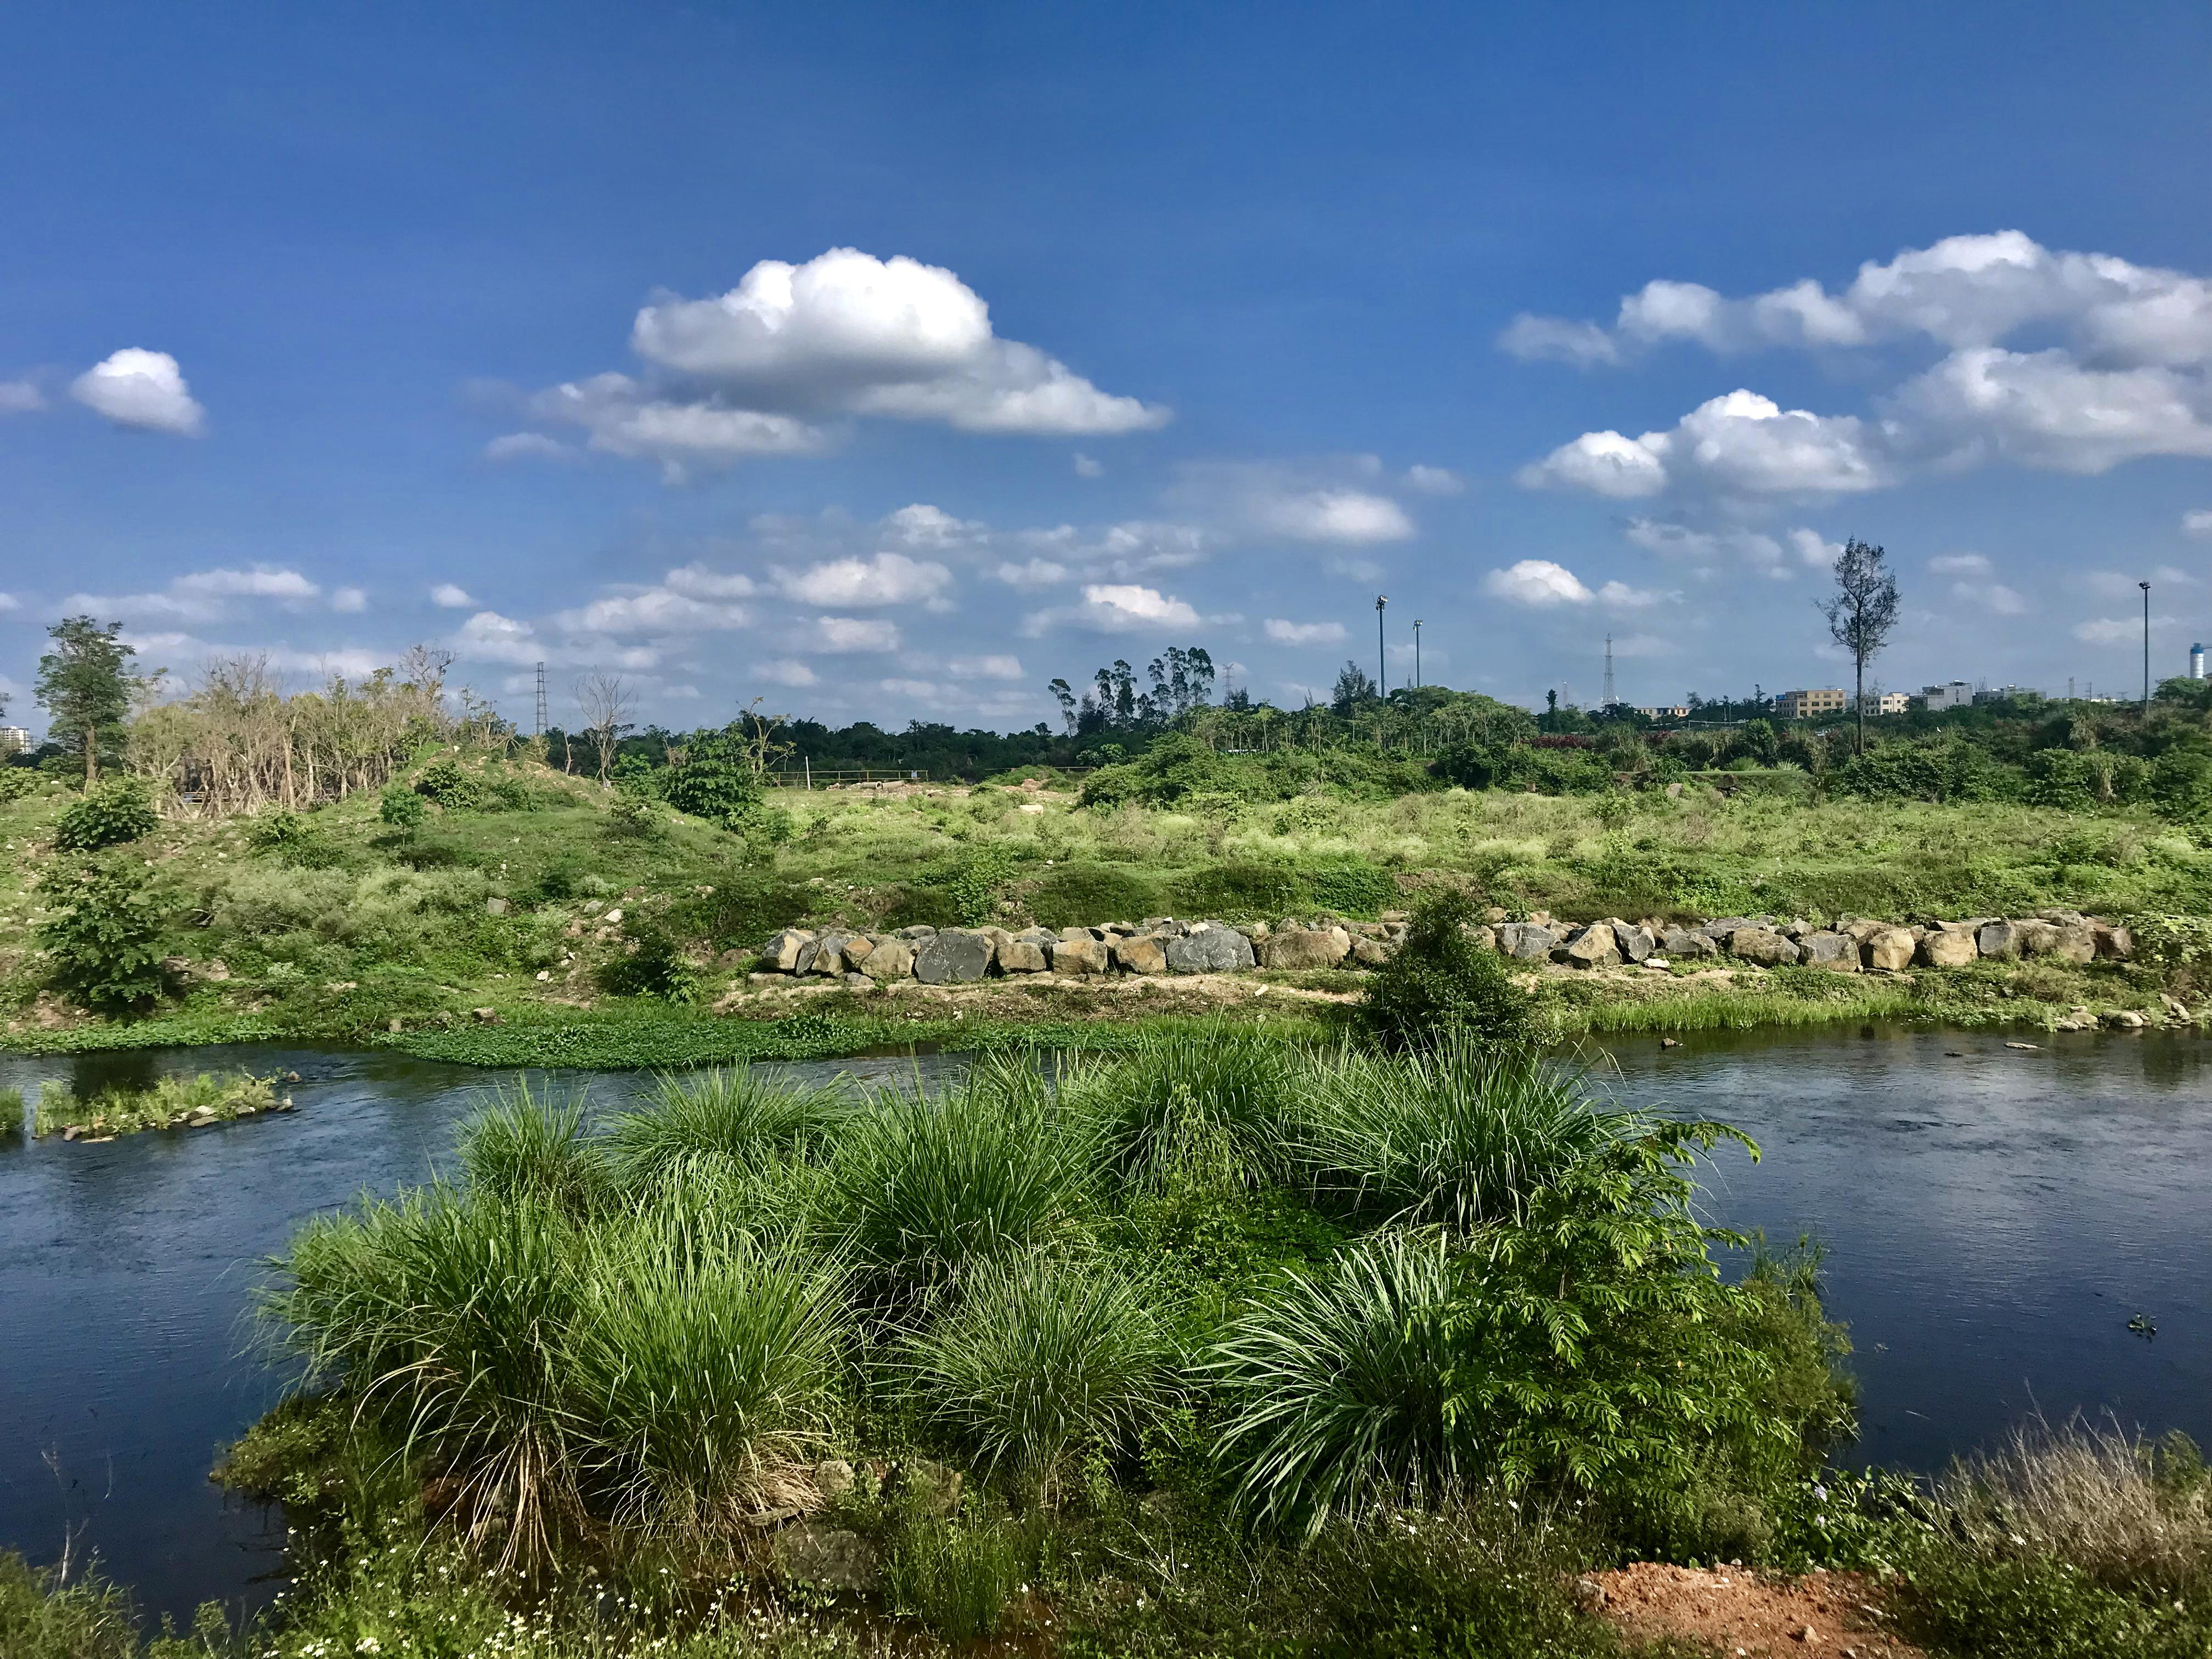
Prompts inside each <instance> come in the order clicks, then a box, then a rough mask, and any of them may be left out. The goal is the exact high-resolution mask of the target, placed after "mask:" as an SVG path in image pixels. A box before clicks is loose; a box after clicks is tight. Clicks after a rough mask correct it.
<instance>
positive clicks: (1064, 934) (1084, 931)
mask: <svg viewBox="0 0 2212 1659" xmlns="http://www.w3.org/2000/svg"><path fill="white" fill-rule="evenodd" d="M1099 937H1101V935H1100V933H1099V932H1098V930H1097V928H1096V927H1063V928H1061V929H1060V939H1061V941H1062V942H1063V943H1066V944H1073V943H1074V942H1075V941H1076V940H1078V939H1097V938H1099Z"/></svg>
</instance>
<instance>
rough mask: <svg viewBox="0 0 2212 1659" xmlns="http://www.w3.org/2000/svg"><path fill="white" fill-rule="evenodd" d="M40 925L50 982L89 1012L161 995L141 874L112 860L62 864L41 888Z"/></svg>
mask: <svg viewBox="0 0 2212 1659" xmlns="http://www.w3.org/2000/svg"><path fill="white" fill-rule="evenodd" d="M45 886H46V903H47V906H48V908H49V911H50V914H49V915H48V916H47V917H46V921H43V922H41V923H40V925H39V942H40V944H41V945H44V946H45V947H46V955H47V957H48V960H49V962H50V963H51V964H52V965H51V968H50V969H49V978H50V979H51V981H52V983H53V984H54V985H55V986H56V987H58V988H59V989H61V990H64V991H67V992H70V993H72V994H75V995H76V997H78V998H79V999H80V1000H82V1001H83V1002H84V1003H86V1004H87V1005H88V1006H91V1007H94V1008H97V1009H100V1010H101V1011H102V1012H108V1013H120V1012H125V1011H127V1010H130V1009H132V1008H135V1007H138V1006H142V1005H143V1004H145V1003H148V1002H151V1001H152V1000H154V999H155V997H157V996H159V995H160V994H161V965H160V963H161V951H160V949H159V948H158V943H159V940H160V939H161V911H160V908H159V907H158V906H157V905H156V904H155V901H154V899H153V897H152V896H151V895H150V893H149V891H148V890H147V879H146V874H145V872H144V871H143V870H142V869H139V868H138V867H137V866H134V865H131V864H130V863H128V862H124V861H118V860H112V859H106V860H103V859H87V860H83V861H82V862H79V863H74V864H64V865H60V866H57V867H55V868H54V869H53V870H52V872H49V873H48V875H47V876H46V882H45Z"/></svg>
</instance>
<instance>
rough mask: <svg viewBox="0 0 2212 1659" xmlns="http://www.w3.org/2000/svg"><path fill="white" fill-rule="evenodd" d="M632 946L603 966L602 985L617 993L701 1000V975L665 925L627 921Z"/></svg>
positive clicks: (685, 1002) (681, 1002)
mask: <svg viewBox="0 0 2212 1659" xmlns="http://www.w3.org/2000/svg"><path fill="white" fill-rule="evenodd" d="M623 932H624V933H627V934H628V935H629V950H628V951H626V952H624V953H623V955H621V956H618V957H612V958H611V959H610V960H609V961H608V962H607V963H605V965H604V966H602V967H601V968H600V969H599V987H600V989H602V990H604V991H607V992H610V993H611V994H614V995H616V996H623V997H658V998H659V999H660V1000H662V1001H663V1002H672V1003H676V1004H678V1005H679V1006H687V1005H689V1004H691V1003H695V1002H696V1001H698V1000H699V975H697V974H696V972H695V971H694V970H693V969H692V967H691V963H690V958H688V957H686V956H685V955H684V946H683V944H682V943H681V941H679V940H678V939H677V937H676V936H675V934H673V933H671V932H670V931H669V930H668V929H667V928H666V927H662V926H659V925H657V924H654V923H653V922H649V921H642V920H636V919H633V920H631V921H625V922H624V923H623Z"/></svg>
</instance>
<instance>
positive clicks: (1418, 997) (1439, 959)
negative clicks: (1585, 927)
mask: <svg viewBox="0 0 2212 1659" xmlns="http://www.w3.org/2000/svg"><path fill="white" fill-rule="evenodd" d="M1474 926H1475V921H1474V902H1473V901H1472V900H1470V899H1468V897H1467V896H1465V895H1463V894H1460V893H1455V892H1451V891H1449V890H1444V891H1439V892H1437V893H1435V894H1432V895H1431V896H1428V897H1426V898H1425V899H1423V900H1422V902H1420V903H1419V904H1418V905H1416V906H1415V907H1414V910H1413V921H1412V922H1411V923H1410V924H1409V925H1408V927H1407V933H1406V938H1405V940H1404V942H1403V943H1401V945H1399V946H1398V948H1397V949H1396V950H1395V951H1392V952H1391V953H1390V955H1389V958H1388V959H1387V960H1386V961H1384V962H1383V963H1381V964H1379V965H1378V966H1377V967H1376V968H1375V969H1374V970H1373V971H1372V972H1370V974H1369V975H1367V982H1366V984H1365V985H1364V987H1362V989H1361V992H1360V996H1359V1000H1358V1002H1357V1003H1356V1004H1355V1005H1353V1006H1352V1011H1351V1014H1350V1016H1349V1018H1350V1022H1351V1026H1352V1030H1353V1031H1354V1032H1355V1033H1356V1034H1357V1035H1358V1038H1359V1040H1360V1041H1361V1042H1364V1043H1366V1044H1368V1045H1370V1047H1373V1048H1384V1049H1401V1048H1426V1047H1431V1046H1433V1045H1435V1044H1437V1043H1440V1042H1449V1041H1465V1042H1473V1043H1474V1044H1476V1045H1477V1046H1479V1047H1480V1048H1487V1049H1506V1048H1521V1047H1524V1046H1526V1045H1527V1044H1528V1043H1530V1042H1534V1040H1535V1038H1536V1036H1537V1026H1536V1019H1535V1016H1534V1012H1533V1010H1532V1009H1531V1007H1530V1006H1529V1002H1528V993H1527V992H1525V991H1524V990H1522V987H1521V985H1520V983H1519V981H1516V979H1515V978H1514V977H1513V975H1511V974H1510V973H1509V972H1508V971H1507V969H1506V967H1505V963H1504V958H1503V957H1501V956H1500V955H1499V954H1498V951H1494V950H1487V949H1485V948H1484V947H1483V946H1481V945H1479V944H1477V943H1476V941H1475V939H1474V936H1473V929H1474Z"/></svg>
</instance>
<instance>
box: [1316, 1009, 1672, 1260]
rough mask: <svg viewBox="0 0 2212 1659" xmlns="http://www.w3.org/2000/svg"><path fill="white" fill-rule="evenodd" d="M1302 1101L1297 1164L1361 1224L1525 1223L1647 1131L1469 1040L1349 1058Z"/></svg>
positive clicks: (1467, 1226)
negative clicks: (1540, 1199)
mask: <svg viewBox="0 0 2212 1659" xmlns="http://www.w3.org/2000/svg"><path fill="white" fill-rule="evenodd" d="M1302 1082H1303V1086H1301V1087H1300V1088H1299V1089H1298V1090H1297V1099H1298V1120H1297V1127H1296V1128H1295V1129H1294V1130H1293V1132H1292V1133H1293V1137H1294V1139H1295V1143H1296V1146H1295V1151H1294V1153H1293V1156H1294V1157H1295V1158H1297V1160H1298V1162H1299V1164H1300V1165H1301V1166H1302V1170H1303V1173H1304V1179H1305V1180H1306V1181H1307V1182H1309V1183H1310V1186H1311V1187H1312V1188H1313V1189H1314V1190H1315V1192H1316V1194H1317V1195H1318V1196H1320V1197H1321V1198H1322V1200H1323V1201H1324V1202H1325V1203H1326V1204H1328V1205H1329V1206H1332V1207H1334V1208H1336V1209H1338V1210H1340V1211H1342V1212H1346V1213H1347V1214H1350V1215H1352V1216H1353V1217H1356V1218H1359V1219H1361V1220H1363V1221H1365V1222H1368V1223H1370V1224H1373V1223H1390V1224H1397V1225H1441V1226H1444V1227H1448V1228H1449V1229H1451V1230H1453V1231H1456V1232H1460V1233H1467V1232H1470V1231H1474V1229H1476V1228H1479V1227H1480V1226H1481V1225H1484V1224H1485V1223H1487V1222H1500V1221H1520V1220H1522V1219H1525V1218H1526V1217H1527V1215H1528V1206H1529V1204H1530V1202H1531V1201H1532V1200H1533V1198H1534V1195H1535V1194H1537V1193H1538V1192H1539V1191H1541V1189H1542V1188H1547V1187H1549V1186H1553V1185H1555V1184H1556V1183H1558V1182H1559V1181H1560V1180H1562V1179H1563V1178H1564V1177H1565V1176H1566V1175H1567V1173H1568V1172H1569V1171H1571V1170H1574V1169H1576V1168H1577V1167H1579V1166H1581V1165H1583V1164H1586V1163H1588V1162H1589V1161H1590V1160H1592V1159H1595V1158H1600V1157H1602V1156H1603V1155H1604V1154H1606V1153H1607V1152H1608V1151H1609V1150H1610V1149H1611V1148H1612V1147H1613V1146H1616V1145H1619V1144H1620V1143H1623V1142H1629V1141H1634V1140H1637V1139H1641V1138H1642V1136H1643V1135H1644V1133H1646V1130H1647V1127H1648V1126H1647V1125H1646V1124H1645V1123H1644V1121H1643V1120H1642V1119H1640V1118H1638V1117H1636V1116H1634V1115H1631V1114H1628V1113H1621V1112H1603V1111H1600V1110H1598V1109H1596V1107H1595V1105H1594V1104H1593V1103H1591V1102H1590V1100H1589V1098H1588V1097H1586V1095H1585V1094H1584V1092H1583V1087H1582V1085H1581V1081H1580V1079H1577V1078H1576V1077H1575V1076H1573V1075H1572V1074H1571V1073H1567V1072H1564V1071H1562V1070H1560V1069H1559V1068H1558V1067H1557V1066H1553V1065H1552V1064H1550V1063H1549V1062H1547V1061H1544V1060H1538V1059H1536V1058H1535V1057H1534V1056H1533V1055H1530V1054H1525V1053H1516V1054H1505V1055H1502V1056H1501V1055H1498V1054H1491V1053H1487V1052H1486V1051H1484V1050H1483V1049H1481V1048H1478V1047H1477V1046H1475V1045H1474V1044H1473V1043H1471V1042H1468V1041H1466V1040H1465V1039H1464V1038H1461V1039H1455V1040H1451V1041H1448V1042H1445V1043H1444V1044H1443V1046H1442V1047H1441V1048H1437V1049H1434V1050H1432V1051H1429V1052H1425V1053H1415V1054H1398V1055H1392V1056H1387V1057H1368V1056H1364V1055H1358V1054H1342V1055H1339V1056H1336V1057H1335V1058H1334V1059H1333V1060H1328V1061H1325V1062H1323V1063H1321V1064H1318V1065H1316V1066H1312V1067H1311V1069H1310V1073H1308V1076H1307V1077H1306V1079H1303V1080H1302Z"/></svg>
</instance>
